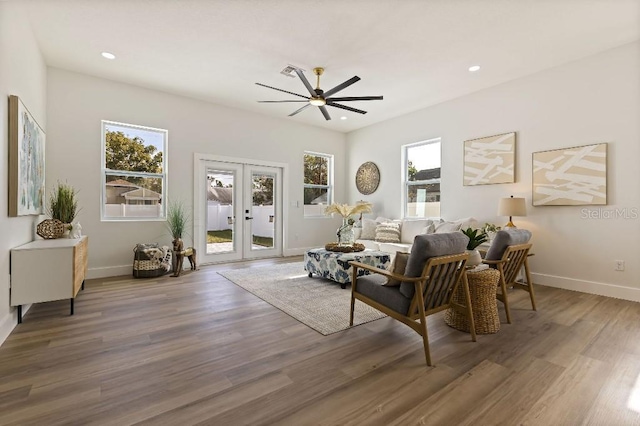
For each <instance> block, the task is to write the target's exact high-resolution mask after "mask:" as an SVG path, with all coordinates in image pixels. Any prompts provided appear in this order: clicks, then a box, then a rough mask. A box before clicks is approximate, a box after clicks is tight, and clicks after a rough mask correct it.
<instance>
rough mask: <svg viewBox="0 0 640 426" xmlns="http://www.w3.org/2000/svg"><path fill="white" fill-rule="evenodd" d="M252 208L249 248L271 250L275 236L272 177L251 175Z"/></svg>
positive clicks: (259, 174)
mask: <svg viewBox="0 0 640 426" xmlns="http://www.w3.org/2000/svg"><path fill="white" fill-rule="evenodd" d="M251 181H252V200H253V201H252V206H251V209H252V211H251V217H253V219H252V220H251V239H252V243H251V248H252V250H263V249H269V248H273V247H274V245H273V238H274V234H275V206H274V194H273V190H274V188H273V184H274V181H275V178H274V176H273V175H269V174H262V173H253V174H252V179H251Z"/></svg>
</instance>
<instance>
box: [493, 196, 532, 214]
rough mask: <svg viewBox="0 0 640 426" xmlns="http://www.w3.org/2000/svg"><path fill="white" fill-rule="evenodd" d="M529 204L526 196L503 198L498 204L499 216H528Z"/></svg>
mask: <svg viewBox="0 0 640 426" xmlns="http://www.w3.org/2000/svg"><path fill="white" fill-rule="evenodd" d="M526 215H527V206H526V205H525V202H524V198H513V197H510V198H501V199H500V203H499V204H498V216H526Z"/></svg>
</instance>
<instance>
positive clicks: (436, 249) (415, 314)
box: [349, 232, 476, 366]
mask: <svg viewBox="0 0 640 426" xmlns="http://www.w3.org/2000/svg"><path fill="white" fill-rule="evenodd" d="M467 242H468V238H467V237H466V236H465V235H464V234H462V233H460V232H455V233H445V234H429V235H418V236H416V238H415V240H414V243H413V247H412V250H411V255H410V256H409V259H408V261H407V266H406V269H405V271H404V274H399V273H394V272H390V271H387V270H383V269H377V268H374V267H372V266H370V265H366V264H363V263H359V262H351V266H352V273H353V279H352V281H351V282H352V284H351V316H350V319H349V325H353V315H354V313H353V311H354V306H355V301H356V299H358V300H360V301H362V302H363V303H366V304H367V305H369V306H372V307H374V308H376V309H378V310H379V311H381V312H384V313H385V314H387V315H389V316H390V317H392V318H394V319H396V320H398V321H400V322H402V323H403V324H406V325H408V326H409V327H411V328H412V329H413V330H415V331H416V332H417V333H418V334H420V335H421V336H422V340H423V346H424V355H425V358H426V361H427V365H429V366H431V353H430V351H429V336H428V334H427V318H426V317H427V316H429V315H432V314H435V313H437V312H440V311H442V310H444V309H447V308H449V307H451V308H453V309H456V310H458V311H459V312H461V313H462V314H464V315H466V316H467V317H468V318H469V323H470V326H471V327H470V331H471V340H472V341H474V342H475V341H476V333H475V327H474V324H473V314H472V312H471V300H470V296H469V285H468V283H467V277H466V274H465V265H466V262H467V259H468V257H469V255H468V254H467V253H464V251H465V248H466V246H467ZM358 268H362V269H366V270H368V271H369V272H371V273H373V274H372V275H365V276H362V277H358V275H357V274H358ZM389 278H392V279H395V280H397V281H399V282H400V285H399V286H389V285H387V281H388V279H389ZM458 285H463V286H464V293H465V299H466V306H463V305H459V304H456V303H452V300H451V299H452V297H453V294H454V291H455V289H456V288H457V286H458Z"/></svg>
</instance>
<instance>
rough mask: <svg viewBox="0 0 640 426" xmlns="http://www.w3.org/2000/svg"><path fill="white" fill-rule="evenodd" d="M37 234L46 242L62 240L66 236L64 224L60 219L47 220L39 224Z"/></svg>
mask: <svg viewBox="0 0 640 426" xmlns="http://www.w3.org/2000/svg"><path fill="white" fill-rule="evenodd" d="M36 234H38V235H40V236H41V237H42V238H44V239H45V240H51V239H54V238H60V237H62V235H63V234H64V224H63V223H62V222H60V221H59V220H58V219H45V220H43V221H42V222H40V223H39V224H38V226H37V228H36Z"/></svg>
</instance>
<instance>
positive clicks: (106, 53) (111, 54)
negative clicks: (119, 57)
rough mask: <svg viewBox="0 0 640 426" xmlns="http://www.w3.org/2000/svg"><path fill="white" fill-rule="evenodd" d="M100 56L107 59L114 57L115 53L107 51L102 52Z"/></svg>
mask: <svg viewBox="0 0 640 426" xmlns="http://www.w3.org/2000/svg"><path fill="white" fill-rule="evenodd" d="M102 57H103V58H107V59H115V58H116V55H114V54H113V53H109V52H102Z"/></svg>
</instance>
